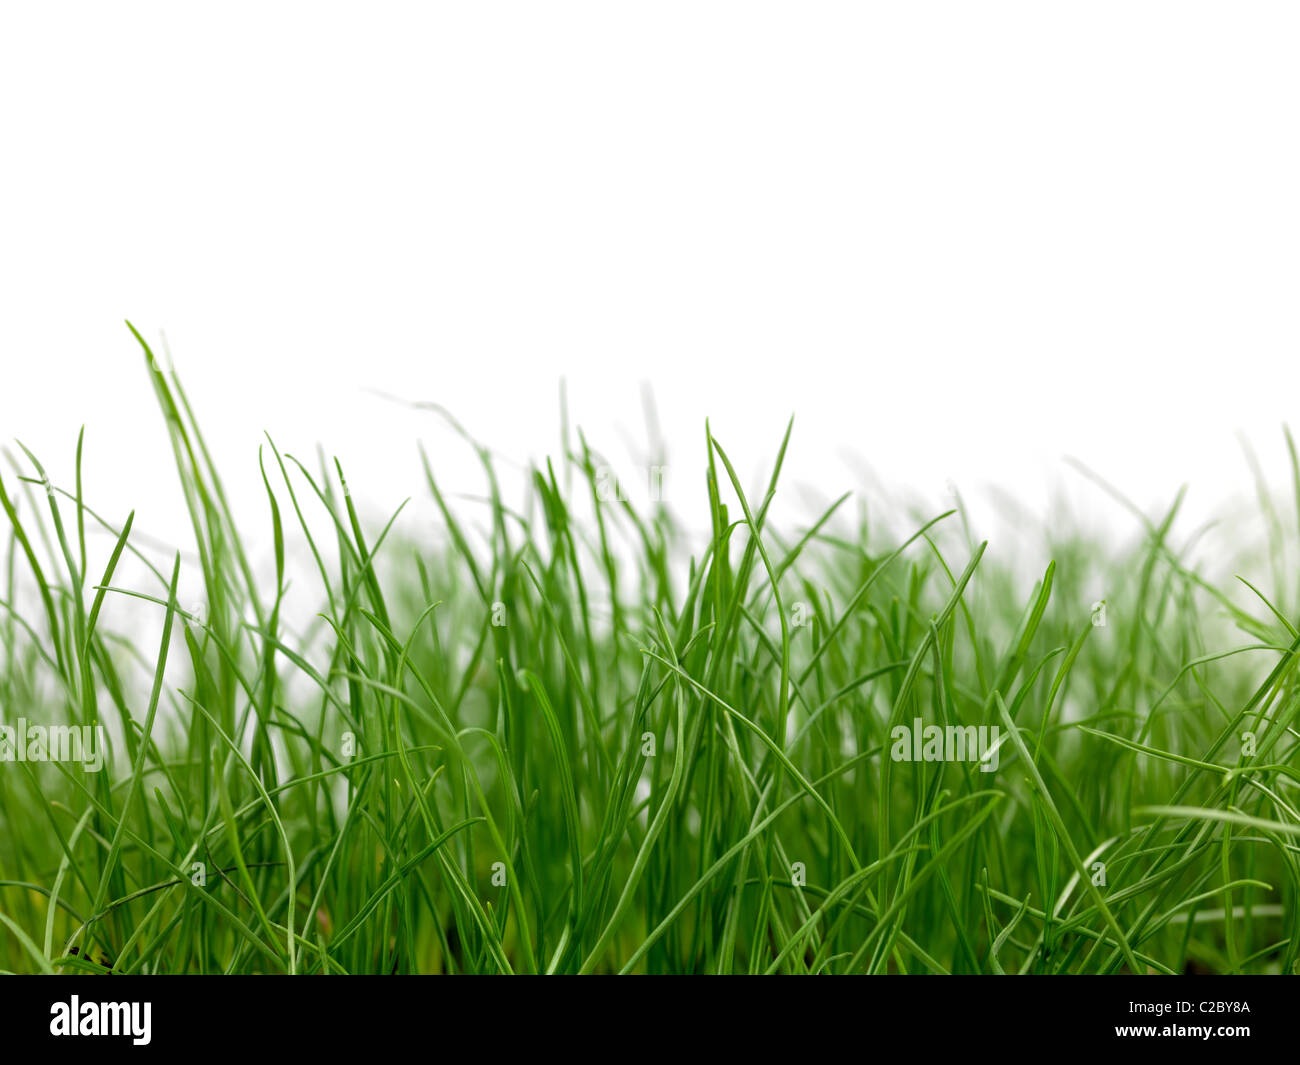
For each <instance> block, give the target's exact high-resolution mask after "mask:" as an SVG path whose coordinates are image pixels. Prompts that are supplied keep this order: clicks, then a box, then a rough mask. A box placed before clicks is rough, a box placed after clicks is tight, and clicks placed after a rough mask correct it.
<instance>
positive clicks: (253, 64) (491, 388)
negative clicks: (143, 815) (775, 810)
mask: <svg viewBox="0 0 1300 1065" xmlns="http://www.w3.org/2000/svg"><path fill="white" fill-rule="evenodd" d="M2 10H3V14H2V15H0V152H2V153H3V166H2V167H0V189H2V192H3V194H2V196H0V306H2V309H3V312H4V313H3V332H2V333H0V348H2V349H3V356H2V359H3V361H2V362H0V437H2V438H3V439H4V440H5V441H6V443H7V442H8V441H10V440H12V439H13V438H14V437H17V438H20V439H22V440H23V441H24V442H25V443H27V444H28V445H29V446H31V447H33V448H34V449H35V450H37V452H38V453H39V454H41V455H43V456H44V457H45V458H46V459H47V460H48V462H47V465H48V466H50V467H51V469H52V472H53V474H54V476H55V479H56V480H57V481H60V483H67V481H68V478H69V476H70V472H71V458H72V452H73V446H74V443H75V436H76V432H77V429H78V427H79V426H80V425H82V424H83V423H84V424H85V425H86V426H87V441H88V443H87V456H88V458H87V468H88V492H89V495H90V498H91V500H92V501H93V502H96V503H97V504H99V505H101V506H103V507H104V509H105V510H107V511H108V512H109V513H110V514H114V515H116V516H118V517H119V518H120V516H121V515H122V514H123V513H124V512H125V510H126V509H127V508H128V507H132V506H134V507H137V508H138V509H139V511H140V515H139V517H138V519H137V521H138V527H139V528H141V529H142V530H146V531H150V532H153V533H155V534H157V535H162V536H165V537H170V538H173V539H175V540H176V541H177V542H180V540H181V538H183V536H184V532H183V529H184V526H183V521H182V516H181V510H180V496H179V493H178V491H177V490H176V488H175V483H174V475H173V474H172V473H171V470H170V457H169V454H168V451H167V448H166V446H165V437H164V434H163V428H162V423H161V419H160V417H159V416H158V414H157V411H156V410H155V408H154V407H153V405H152V403H153V401H152V397H151V394H150V390H149V385H148V381H147V378H146V376H145V373H144V370H143V365H142V362H141V359H140V356H139V354H138V350H137V349H136V348H135V347H134V343H133V341H132V340H131V338H130V336H129V334H128V333H127V331H126V329H125V327H124V326H123V325H122V319H123V318H128V317H129V318H130V319H131V320H132V321H133V322H134V323H135V324H136V325H137V326H138V327H139V328H140V329H141V330H142V331H143V332H144V333H145V334H146V336H147V337H149V338H150V339H154V338H156V337H157V336H158V334H159V332H160V331H165V332H166V334H167V337H168V340H169V342H170V346H171V349H172V352H173V354H174V357H175V362H176V364H177V366H178V368H179V369H180V370H181V373H182V377H183V379H184V380H185V382H186V384H187V387H188V389H189V391H190V394H191V396H192V397H193V398H194V400H195V402H196V406H197V408H198V411H199V414H200V417H201V419H202V420H203V422H204V424H205V426H206V428H207V430H208V432H209V434H210V436H211V437H212V440H213V443H214V445H215V450H216V453H217V456H218V458H219V460H220V461H221V463H222V465H223V467H224V469H225V475H226V477H227V479H228V481H229V486H230V487H231V488H232V490H233V493H234V495H235V497H236V498H237V499H238V500H240V501H241V506H247V507H248V508H250V509H249V510H248V513H249V515H250V521H249V524H250V525H252V526H256V525H257V524H258V523H264V520H265V504H264V501H263V499H262V495H261V492H262V490H261V486H260V482H259V480H258V474H257V467H256V448H257V445H258V442H259V441H260V439H261V433H262V431H263V430H269V431H271V432H272V434H273V435H274V436H275V438H276V440H277V443H279V444H281V446H282V447H284V448H286V449H288V450H291V451H295V452H297V453H300V454H309V453H310V451H311V449H312V447H313V446H314V445H315V444H316V443H317V442H320V443H322V444H324V445H325V447H326V448H327V449H328V450H329V451H330V453H337V454H338V455H339V456H341V457H342V459H343V460H344V462H345V464H346V465H347V467H348V470H349V474H350V480H351V481H352V482H353V486H354V492H355V493H357V494H360V495H362V496H364V497H366V498H367V499H368V500H370V501H371V503H372V504H373V506H374V507H375V508H377V509H384V508H391V507H393V506H395V505H396V504H397V503H398V502H400V501H401V500H402V499H403V498H404V497H405V496H407V495H413V494H419V493H420V492H421V486H420V482H419V466H418V460H417V455H416V447H415V441H416V440H417V438H423V439H425V440H426V441H427V443H428V446H429V447H430V449H431V451H432V453H433V456H434V460H435V463H437V464H438V468H439V469H440V470H441V471H443V472H444V473H445V476H447V477H448V478H449V479H450V480H452V481H453V482H455V481H457V479H459V478H462V475H464V477H465V485H466V487H468V486H469V484H470V483H471V481H470V480H469V479H468V475H467V474H465V473H464V471H465V469H466V466H465V457H464V449H463V448H459V447H457V446H456V445H455V444H454V442H453V440H452V438H451V437H450V436H449V435H448V434H447V433H446V432H445V431H443V430H441V429H439V428H438V426H437V424H436V423H435V422H434V421H433V420H431V419H430V418H429V417H428V416H423V415H417V414H415V413H413V412H408V411H405V410H402V409H399V408H397V407H394V406H393V405H392V404H390V403H386V402H385V401H382V400H380V399H378V398H376V397H374V396H373V395H372V394H371V393H370V392H369V391H367V390H368V389H376V390H381V391H386V392H391V393H397V394H399V395H401V396H403V397H405V398H407V399H411V400H428V401H435V402H438V403H441V404H443V405H445V406H446V407H448V408H450V409H451V410H452V411H453V412H455V413H456V414H457V415H458V417H460V419H461V420H462V421H463V422H464V423H465V424H466V425H467V426H468V427H469V428H470V429H471V430H472V431H473V432H475V433H476V434H477V435H479V436H480V437H482V438H483V439H484V440H486V441H487V442H489V443H490V444H492V445H493V446H494V447H495V448H497V449H498V450H499V451H500V452H501V453H502V454H503V455H504V456H506V457H508V458H510V459H514V460H516V461H520V462H523V461H526V460H528V459H530V458H540V457H542V456H543V455H544V454H546V453H548V452H552V451H554V450H555V447H556V445H557V443H558V439H559V432H558V423H559V401H558V384H559V381H560V379H561V378H565V379H566V380H567V382H568V390H569V398H570V407H571V410H572V412H573V417H574V419H575V420H576V421H577V422H579V423H580V424H582V425H584V426H585V427H587V428H588V430H589V433H590V435H591V436H592V437H593V438H594V439H596V440H597V441H601V442H604V443H606V444H611V443H617V442H618V441H620V440H621V439H623V437H628V438H640V437H641V436H642V435H643V421H642V416H641V410H642V405H641V392H640V389H641V384H642V383H643V382H648V383H649V384H650V385H651V386H653V388H654V390H655V393H656V396H657V399H658V404H659V409H660V418H661V421H662V424H663V426H664V430H665V433H666V435H667V436H668V439H669V443H670V446H671V449H672V450H671V459H672V463H673V466H672V471H673V473H672V477H673V486H674V494H675V495H676V496H679V497H682V498H683V499H686V498H693V497H695V496H698V495H699V494H700V493H699V487H698V486H699V484H700V480H699V477H698V475H697V473H696V471H697V470H698V469H699V466H700V463H701V461H702V458H703V447H702V441H703V420H704V418H705V416H706V415H708V416H711V417H712V420H713V428H714V431H715V433H716V434H717V435H718V436H719V437H720V438H721V439H722V441H723V442H724V444H726V445H727V446H728V449H729V451H730V452H731V453H732V454H733V455H734V456H735V457H737V459H738V460H739V465H740V467H741V469H742V470H743V471H745V474H746V476H751V475H753V476H756V475H757V473H758V471H759V469H760V467H761V464H762V463H763V462H765V461H769V460H770V459H771V457H772V454H773V452H774V448H775V445H776V443H777V441H778V440H779V437H780V433H781V431H782V429H783V428H784V423H785V420H786V418H787V417H788V416H789V414H791V413H792V412H793V413H795V414H797V423H796V431H795V438H794V441H795V442H794V447H793V451H792V458H791V474H792V478H793V480H795V481H796V482H799V483H802V484H804V485H806V486H808V492H807V493H806V495H807V497H808V498H823V497H824V498H831V497H833V496H835V495H837V494H839V492H840V491H841V490H843V489H846V488H862V487H864V486H865V485H866V484H867V483H868V482H867V480H866V479H865V477H864V475H863V474H862V473H861V472H860V471H859V470H858V468H857V467H856V465H855V464H854V463H851V462H847V461H845V459H844V456H845V455H846V454H849V453H852V454H854V455H856V456H858V457H859V459H860V460H861V462H862V463H865V464H866V465H867V466H868V467H870V469H871V470H873V471H874V472H875V474H876V475H877V476H878V477H879V479H880V481H881V482H882V483H884V484H886V485H892V486H899V487H902V488H904V489H905V490H907V491H908V492H911V493H914V494H917V495H919V496H921V497H923V498H926V499H930V500H934V501H935V502H936V503H937V504H938V503H943V502H944V501H945V500H946V499H947V498H948V497H947V493H948V491H949V489H948V484H949V482H950V481H951V482H954V483H956V484H957V485H959V486H961V488H962V489H963V491H964V492H965V493H966V494H968V495H971V496H976V497H978V496H980V494H981V493H982V492H983V491H984V489H985V486H988V485H995V486H998V487H1000V488H1002V489H1004V490H1006V491H1009V492H1011V493H1013V494H1015V495H1016V496H1018V497H1019V498H1021V499H1024V500H1025V501H1026V502H1027V503H1029V505H1030V506H1031V507H1034V508H1037V509H1039V510H1041V509H1042V508H1043V507H1044V505H1045V502H1046V500H1047V497H1048V486H1050V485H1052V484H1054V483H1056V482H1059V481H1069V480H1070V479H1072V478H1074V475H1073V474H1071V473H1069V471H1068V470H1067V469H1066V468H1065V467H1064V466H1063V465H1062V464H1061V462H1060V459H1061V456H1062V455H1065V454H1072V455H1076V456H1078V457H1079V458H1081V459H1083V460H1084V461H1086V462H1087V463H1088V464H1089V465H1091V466H1093V467H1094V468H1096V469H1097V470H1099V471H1101V472H1102V473H1103V474H1105V475H1107V476H1108V477H1109V478H1111V479H1112V480H1113V481H1114V482H1115V483H1116V484H1118V485H1119V486H1121V487H1122V488H1124V489H1125V490H1127V491H1129V492H1130V493H1131V494H1132V495H1133V496H1134V497H1135V498H1136V499H1137V500H1138V501H1139V502H1140V503H1142V505H1144V506H1152V507H1154V506H1156V505H1158V504H1161V503H1164V502H1167V501H1168V500H1169V498H1171V497H1172V494H1173V492H1174V491H1175V490H1176V489H1177V487H1178V485H1179V484H1181V483H1183V482H1185V481H1189V482H1191V484H1192V488H1193V491H1192V496H1191V500H1192V504H1193V508H1197V507H1200V508H1204V509H1208V508H1210V507H1211V506H1212V505H1213V504H1215V503H1217V502H1218V501H1220V500H1225V499H1227V498H1229V497H1230V496H1231V495H1233V494H1234V493H1240V492H1242V491H1247V490H1248V483H1247V482H1248V475H1247V467H1246V464H1245V463H1244V461H1243V459H1242V453H1241V449H1240V446H1239V444H1238V442H1237V440H1236V438H1235V434H1236V433H1237V432H1238V431H1243V432H1245V433H1247V434H1249V435H1250V437H1251V438H1252V439H1253V440H1254V441H1255V443H1256V444H1257V446H1258V447H1259V450H1260V451H1261V454H1262V456H1263V457H1264V459H1265V461H1266V463H1267V464H1268V465H1269V466H1270V469H1274V470H1276V471H1278V472H1279V473H1280V472H1281V471H1282V469H1283V468H1284V467H1283V460H1284V451H1283V448H1282V444H1281V435H1280V426H1281V423H1282V422H1283V421H1284V420H1285V419H1286V418H1287V417H1288V416H1291V417H1294V416H1295V404H1296V399H1297V395H1298V394H1300V393H1298V392H1297V389H1296V387H1295V386H1296V383H1297V376H1298V375H1297V371H1296V355H1297V346H1298V345H1297V342H1298V341H1300V316H1298V315H1297V302H1296V294H1297V291H1298V289H1297V281H1298V280H1300V277H1298V276H1297V275H1298V274H1300V206H1298V203H1300V195H1298V193H1297V190H1300V138H1298V137H1297V122H1296V119H1297V103H1298V101H1300V63H1297V61H1296V57H1297V55H1300V7H1298V6H1296V5H1294V4H1269V3H1252V4H1244V5H1243V4H1229V3H1219V4H1202V3H1188V2H1179V3H1133V2H1124V3H1099V2H1096V0H1092V2H1088V3H1077V4H1056V3H1041V2H1034V3H957V4H946V3H906V4H902V3H900V4H864V3H854V4H828V3H788V4H764V3H744V4H731V3H700V2H691V3H671V2H664V0H657V2H654V3H643V4H624V3H608V2H602V3H590V4H575V3H526V4H513V3H511V4H507V3H473V4H468V3H467V4H436V3H424V4H411V5H407V4H396V3H366V4H361V3H353V4H322V3H312V4H290V3H269V4H268V3H256V4H245V3H230V2H226V3H222V4H208V5H199V4H175V3H167V4H139V3H136V4H131V3H126V4H123V3H113V4H102V3H95V4H69V3H39V4H38V3H26V4H17V3H7V4H5V6H4V7H3V9H2ZM793 498H794V499H795V500H796V501H798V500H801V499H803V498H805V497H804V496H801V495H800V494H799V493H797V492H796V493H795V494H794V497H793ZM1088 498H1090V499H1092V500H1093V501H1094V504H1095V506H1096V508H1097V510H1098V512H1099V513H1107V514H1111V515H1113V516H1114V517H1115V520H1121V517H1120V516H1119V515H1118V513H1117V512H1116V511H1115V510H1114V508H1113V506H1112V505H1111V504H1109V503H1107V502H1105V501H1104V499H1102V497H1100V496H1098V495H1097V494H1096V493H1092V494H1091V495H1090V496H1089V497H1088Z"/></svg>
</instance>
